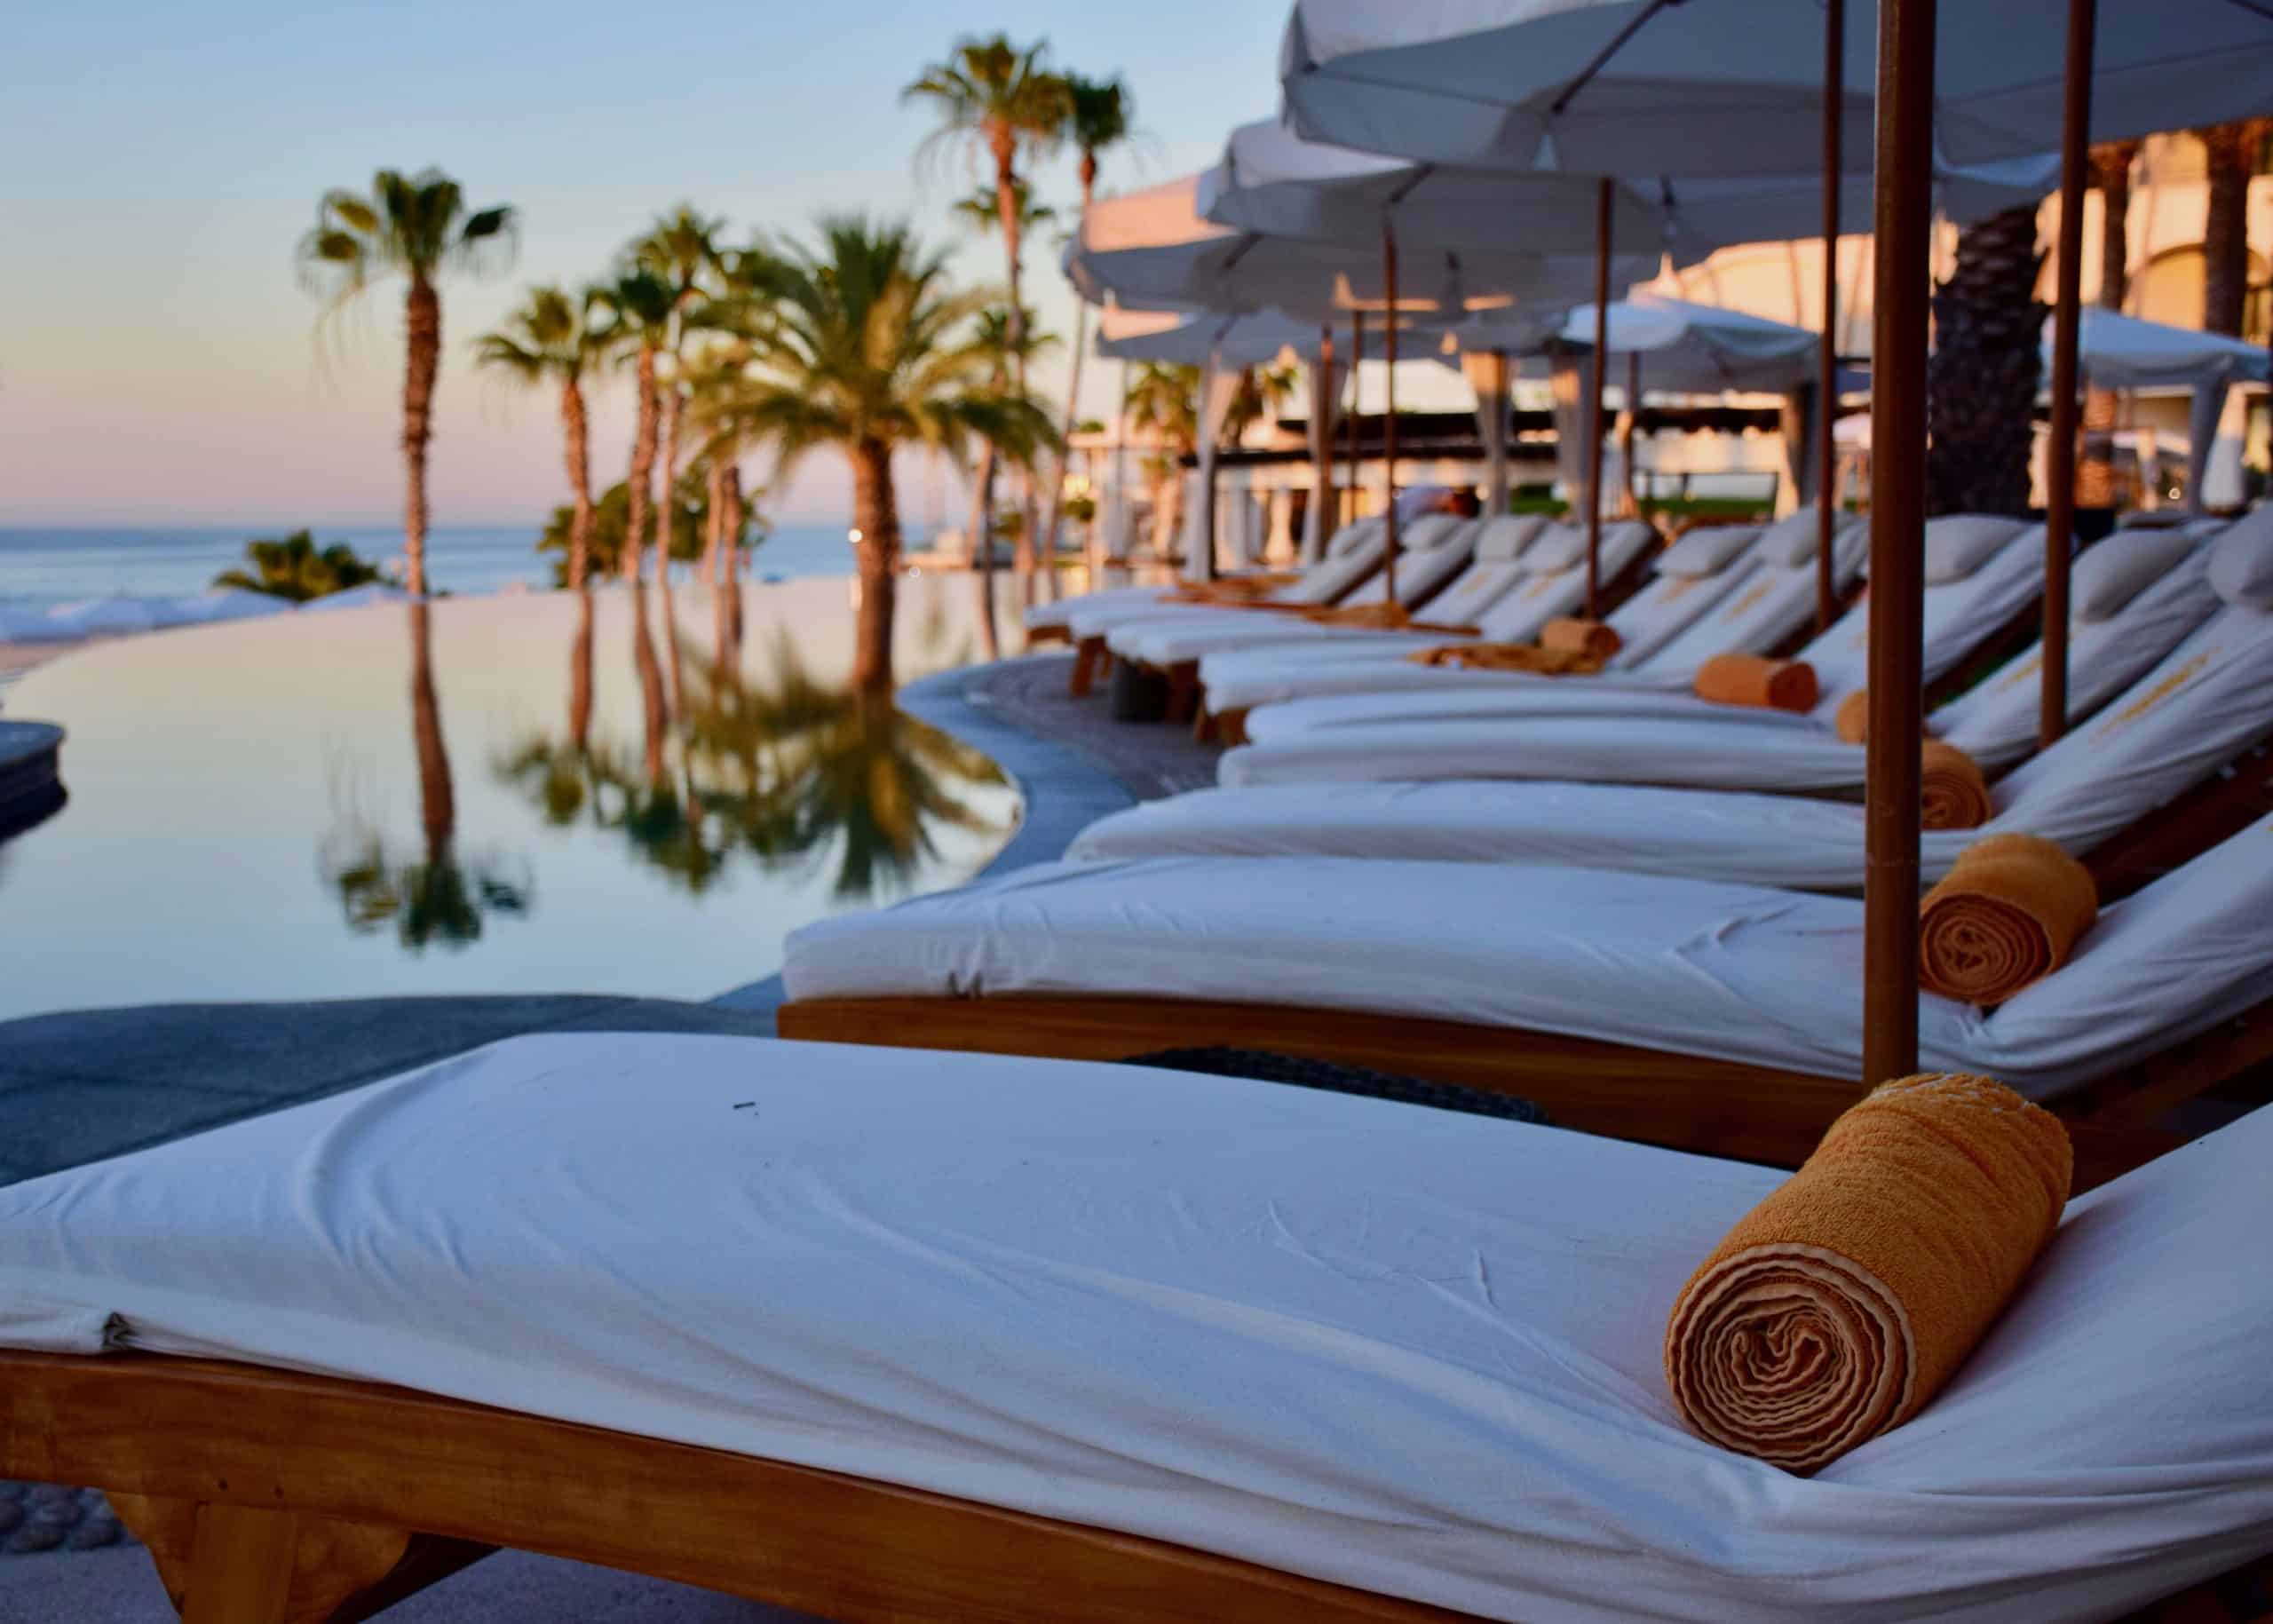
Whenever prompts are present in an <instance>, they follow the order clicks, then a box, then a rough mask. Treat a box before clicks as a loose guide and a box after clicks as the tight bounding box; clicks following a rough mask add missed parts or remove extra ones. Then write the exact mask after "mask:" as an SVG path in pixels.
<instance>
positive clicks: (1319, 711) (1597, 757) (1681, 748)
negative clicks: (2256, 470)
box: [1218, 520, 2043, 788]
mask: <svg viewBox="0 0 2273 1624" xmlns="http://www.w3.org/2000/svg"><path fill="white" fill-rule="evenodd" d="M1992 522H1994V523H1997V524H2000V525H2008V524H2009V521H1992ZM1935 523H1936V525H1942V526H1949V525H1950V524H1951V521H1949V520H1936V521H1935ZM1986 527H1987V526H1986V525H1984V528H1986ZM1999 533H2000V534H2001V535H2003V536H2004V538H2005V539H2003V540H2001V541H1999V542H1996V543H1993V545H1992V547H1990V548H1988V549H1985V550H1984V552H1985V556H1984V555H1975V556H1974V561H1973V563H1972V565H1971V567H1970V568H1968V570H1966V571H1965V573H1963V574H1954V575H1952V576H1948V577H1945V578H1944V579H1943V580H1942V581H1940V582H1933V583H1930V584H1928V587H1927V589H1926V599H1925V618H1924V625H1925V630H1924V672H1925V677H1926V681H1927V684H1928V701H1929V702H1931V701H1932V698H1933V696H1934V695H1936V693H1941V692H1943V691H1944V685H1956V684H1957V683H1958V682H1960V681H1961V680H1962V679H1963V678H1964V677H1967V676H1968V675H1970V674H1971V673H1973V672H1974V671H1975V670H1976V668H1977V666H1978V665H1979V663H1980V662H1981V661H1982V659H1983V658H1984V655H1986V654H1990V653H1992V651H2000V650H2001V651H2009V650H2010V648H2011V647H2012V646H2013V644H2014V639H2015V638H2016V635H2017V634H2021V633H2024V631H2025V628H2026V625H2027V623H2029V622H2030V621H2031V614H2030V611H2031V606H2032V605H2033V604H2034V603H2035V601H2036V598H2037V596H2038V594H2039V592H2040V590H2042V586H2043V560H2042V553H2041V548H2040V543H2041V533H2040V531H2037V530H2026V531H2022V530H2015V529H2010V528H2003V529H2001V530H2000V532H1999ZM1932 540H1933V527H1931V526H1929V527H1928V543H1929V545H1930V544H1931V543H1932ZM1800 657H1801V658H1802V659H1803V660H1805V661H1807V662H1808V663H1809V664H1810V666H1812V667H1813V668H1814V669H1815V671H1816V674H1817V677H1818V681H1819V683H1820V685H1821V693H1822V699H1821V701H1820V702H1819V703H1818V705H1817V707H1816V709H1815V710H1814V711H1813V712H1812V713H1810V714H1809V715H1794V714H1793V713H1790V712H1786V711H1779V710H1768V709H1755V708H1749V707H1744V706H1734V705H1717V704H1713V703H1711V702H1709V701H1705V700H1701V699H1699V698H1697V697H1696V696H1695V695H1694V694H1693V693H1667V692H1664V691H1662V690H1659V689H1652V688H1651V687H1648V686H1646V685H1641V684H1638V683H1633V682H1620V681H1618V680H1616V679H1608V680H1605V679H1604V678H1600V677H1596V678H1586V679H1580V680H1578V681H1572V680H1571V679H1568V678H1538V679H1533V680H1532V681H1528V682H1521V681H1503V682H1501V683H1498V684H1494V685H1476V684H1471V685H1467V686H1464V687H1461V688H1457V689H1445V690H1441V691H1437V690H1432V691H1430V692H1428V693H1379V694H1368V693H1355V694H1343V695H1338V696H1335V697H1332V698H1326V699H1313V700H1297V701H1292V702H1290V703H1287V704H1283V705H1265V706H1263V707H1261V708H1260V709H1255V710H1254V711H1251V712H1249V713H1248V715H1247V717H1246V723H1245V732H1246V733H1247V737H1248V739H1249V740H1250V741H1252V742H1251V743H1250V744H1249V745H1248V746H1247V747H1246V748H1243V749H1235V750H1232V751H1231V752H1230V753H1228V754H1227V755H1226V756H1225V757H1224V759H1223V762H1222V764H1221V766H1220V767H1219V769H1218V772H1219V776H1220V778H1221V780H1222V781H1223V782H1224V784H1226V785H1231V786H1242V785H1253V784H1266V783H1288V782H1308V781H1317V780H1334V779H1403V780H1416V781H1417V780H1423V779H1431V778H1500V777H1515V778H1547V779H1579V780H1597V781H1607V782H1618V783H1675V784H1681V785H1684V786H1690V787H1696V788H1777V787H1779V786H1778V785H1775V784H1773V783H1758V784H1756V783H1755V782H1754V780H1750V779H1747V778H1746V777H1744V776H1742V774H1741V773H1740V772H1739V773H1738V774H1737V775H1736V776H1730V774H1729V773H1728V772H1724V771H1723V770H1721V769H1720V768H1719V767H1718V766H1717V765H1716V764H1718V763H1720V762H1722V761H1723V759H1724V758H1725V757H1726V756H1727V753H1728V752H1730V751H1736V752H1741V751H1742V750H1744V749H1746V741H1747V740H1749V739H1752V738H1754V737H1755V736H1756V734H1757V733H1758V732H1759V731H1761V730H1764V729H1768V728H1782V729H1786V730H1790V731H1793V732H1794V733H1800V734H1813V735H1814V736H1816V737H1818V738H1824V737H1828V736H1830V733H1831V725H1832V720H1833V717H1834V715H1835V714H1836V712H1837V710H1838V709H1839V702H1840V701H1841V699H1843V698H1845V697H1846V695H1847V694H1849V693H1852V692H1853V691H1854V690H1856V689H1857V688H1859V687H1861V686H1863V685H1864V680H1865V676H1866V675H1867V672H1868V669H1869V664H1870V626H1869V616H1868V613H1867V611H1865V610H1864V609H1862V608H1861V607H1860V606H1857V608H1856V609H1853V610H1850V611H1849V613H1848V614H1846V615H1845V616H1843V617H1842V618H1841V620H1840V621H1839V622H1838V623H1837V624H1835V625H1834V626H1833V627H1832V628H1831V630H1829V631H1827V632H1825V633H1824V634H1823V635H1822V636H1820V637H1818V638H1815V639H1814V641H1812V642H1810V644H1809V645H1808V646H1806V647H1805V648H1804V649H1802V651H1801V655H1800ZM1613 722H1615V723H1617V724H1618V725H1616V726H1612V725H1610V724H1612V723H1613ZM1690 757H1695V758H1696V759H1698V760H1699V761H1701V762H1702V763H1703V764H1704V765H1703V767H1702V769H1701V770H1699V771H1697V772H1692V773H1691V774H1690V775H1688V776H1659V775H1657V773H1658V772H1659V764H1660V761H1661V760H1662V763H1663V766H1662V771H1663V772H1666V773H1671V772H1674V770H1675V767H1676V765H1677V764H1678V763H1679V762H1680V761H1682V760H1684V759H1688V758H1690ZM1793 787H1794V788H1807V787H1810V786H1807V785H1795V786H1793Z"/></svg>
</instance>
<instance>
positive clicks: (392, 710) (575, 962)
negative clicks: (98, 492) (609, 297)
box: [0, 578, 1018, 1018]
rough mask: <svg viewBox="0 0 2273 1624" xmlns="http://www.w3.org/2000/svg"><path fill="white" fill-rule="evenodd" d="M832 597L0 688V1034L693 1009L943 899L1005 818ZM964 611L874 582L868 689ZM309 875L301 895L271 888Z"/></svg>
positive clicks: (146, 641)
mask: <svg viewBox="0 0 2273 1624" xmlns="http://www.w3.org/2000/svg"><path fill="white" fill-rule="evenodd" d="M850 592H851V587H850V586H849V584H848V583H847V582H843V581H805V582H788V583H784V584H779V585H773V586H766V587H756V586H753V587H749V588H748V589H746V590H745V591H744V592H742V593H740V594H728V595H726V596H725V597H723V598H720V597H715V596H712V595H710V594H708V593H703V594H702V595H701V596H700V597H696V596H693V595H691V594H690V593H689V592H688V591H687V590H685V589H684V588H682V589H681V590H679V592H678V593H677V602H675V603H674V602H672V601H671V600H670V599H669V597H668V596H667V595H666V594H664V593H662V592H661V591H659V590H656V589H655V588H653V587H652V586H650V587H648V588H646V589H645V590H640V591H637V592H635V591H632V590H628V589H626V588H623V587H614V588H609V589H603V590H600V591H598V592H587V593H582V594H574V593H567V592H559V593H549V594H542V595H535V594H532V595H529V596H527V597H524V598H495V599H483V600H442V601H440V602H437V603H435V604H433V605H432V606H408V605H400V606H397V605H390V606H381V607H377V608H373V609H368V610H356V611H345V612H340V613H335V614H300V615H293V616H285V617H279V618H278V619H276V620H271V621H260V622H250V623H249V624H244V625H239V626H225V627H216V628H201V629H198V630H192V631H184V632H176V633H166V634H162V635H158V636H154V637H147V638H135V639H131V640H129V641H126V642H122V643H118V644H114V645H110V646H104V647H99V648H92V649H88V650H85V651H82V652H80V653H77V654H72V655H70V656H68V657H67V658H65V659H63V660H61V661H57V662H56V663H54V664H52V665H50V666H46V667H43V668H41V669H38V670H36V671H34V672H33V673H31V674H30V675H29V676H28V677H25V678H24V679H23V680H22V681H21V682H20V684H19V685H17V686H16V687H15V689H13V690H12V692H11V693H10V701H11V704H10V709H11V711H12V712H14V713H17V714H22V715H27V716H30V715H37V716H42V717H52V718H53V719H55V720H58V721H60V722H62V723H64V724H65V725H67V727H69V728H70V730H71V742H70V745H69V746H68V747H67V756H66V759H65V764H64V766H65V772H66V774H67V778H68V779H69V780H70V783H71V785H72V790H73V800H72V804H71V806H70V808H69V809H68V810H67V812H65V813H64V814H63V815H61V816H59V817H58V818H55V819H52V820H50V821H49V822H48V823H46V824H45V825H44V826H42V827H40V828H36V829H34V830H32V831H30V832H28V834H26V835H24V836H22V837H20V839H19V840H17V841H14V842H12V843H10V847H9V851H8V857H9V861H8V863H7V864H6V867H5V868H4V870H0V1018H4V1017H6V1016H8V1015H13V1014H22V1013H28V1012H32V1011H36V1010H50V1009H67V1008H75V1007H85V1006H88V1005H91V1004H97V1003H108V1002H141V1001H159V1000H169V999H194V998H215V997H226V998H283V997H344V996H355V995H360V994H380V993H410V992H507V991H536V990H545V991H599V992H622V993H639V994H659V995H665V996H678V997H707V996H712V995H715V994H717V993H719V992H723V991H725V990H726V989H727V988H729V987H732V986H740V985H741V984H743V983H745V982H748V981H754V980H756V979H759V978H762V977H764V976H765V975H767V974H769V973H771V972H772V970H775V969H777V968H779V965H780V943H781V939H782V938H783V937H784V936H786V935H787V933H788V931H790V930H791V929H794V928H795V927H796V925H798V924H801V923H804V922H805V921H807V920H809V919H812V918H817V917H820V916H821V915H826V914H828V913H833V912H838V911H842V910H843V909H846V908H851V907H867V906H874V905H876V904H879V903H882V902H886V901H890V900H893V899H897V898H899V897H902V896H906V895H911V894H915V893H917V892H920V891H927V890H937V889H939V888H941V887H944V886H947V885H953V884H955V883H960V882H961V881H962V880H963V879H966V878H968V877H969V876H970V875H972V874H974V873H976V872H977V870H978V868H979V867H982V866H983V865H984V863H985V861H986V859H987V858H988V857H989V856H991V855H992V854H993V852H994V851H995V850H997V849H999V847H1000V846H1001V844H1002V842H1003V841H1004V840H1005V839H1007V838H1008V836H1010V833H1011V832H1012V830H1013V829H1014V828H1015V827H1016V825H1017V822H1018V796H1017V793H1016V791H1015V789H1014V788H1012V786H1010V783H1009V782H1008V781H1007V780H1005V778H1004V777H1003V775H1002V773H1001V772H999V771H998V770H997V769H996V768H995V767H994V764H993V763H992V762H990V761H988V760H987V759H986V757H984V756H982V755H980V754H978V752H976V751H974V750H971V749H968V748H967V747H965V746H963V745H962V744H961V743H960V742H958V741H955V740H954V739H953V738H952V737H950V736H948V735H946V734H945V733H940V732H939V730H937V729H935V728H932V727H931V726H929V725H925V724H923V723H922V722H920V721H917V720H916V719H915V718H913V717H909V716H907V715H906V714H905V713H904V712H901V711H899V709H896V708H895V707H894V706H893V704H892V703H891V701H890V699H889V697H880V696H874V695H863V694H861V693H859V692H857V691H856V690H855V689H854V688H853V687H852V685H851V683H850V680H849V677H850V670H851V634H852V630H853V621H854V618H855V617H854V615H853V614H851V608H852V605H851V602H850V601H849V594H850ZM974 608H975V606H974V605H973V604H972V603H971V602H970V589H969V586H968V583H967V582H963V581H961V580H932V579H928V578H927V579H922V580H915V581H911V582H907V584H906V586H905V588H904V590H903V597H902V603H901V609H900V617H899V628H898V639H899V650H898V654H897V664H898V666H899V669H900V670H901V671H903V672H905V673H907V674H908V675H909V676H911V677H914V676H918V675H923V674H928V673H929V672H931V671H933V670H938V669H944V668H946V667H948V666H952V665H954V664H957V663H960V662H962V661H963V660H965V659H967V658H969V657H970V654H971V652H972V651H973V649H974V648H975V646H976V643H977V638H976V637H975V636H974V635H973V633H974V625H973V622H974V620H975V615H974V614H973V613H972V611H973V609H974ZM564 663H565V665H566V669H565V670H564V669H563V665H564ZM406 677H407V680H406ZM405 701H408V702H407V703H406V702H405ZM296 854H297V855H296ZM310 854H313V858H314V868H315V872H314V874H313V876H311V877H313V880H314V882H315V883H313V885H311V884H310V883H309V878H307V877H303V878H298V879H297V880H295V879H294V878H293V877H292V872H291V871H293V870H296V869H297V873H298V874H299V875H302V876H307V875H309V870H308V868H307V867H305V865H306V864H307V862H308V860H309V855H310Z"/></svg>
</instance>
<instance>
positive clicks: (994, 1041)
mask: <svg viewBox="0 0 2273 1624" xmlns="http://www.w3.org/2000/svg"><path fill="white" fill-rule="evenodd" d="M780 1033H781V1035H782V1036H783V1037H785V1038H805V1039H811V1040H814V1041H817V1042H836V1043H870V1044H883V1045H886V1046H889V1047H893V1048H906V1049H949V1050H967V1051H976V1052H978V1053H982V1054H1009V1055H1036V1056H1041V1057H1045V1058H1062V1059H1072V1060H1125V1059H1128V1058H1129V1057H1131V1056H1133V1055H1139V1054H1144V1053H1145V1052H1147V1051H1149V1050H1161V1049H1185V1048H1193V1047H1209V1046H1216V1045H1224V1046H1229V1047H1234V1048H1241V1049H1259V1050H1271V1051H1272V1052H1274V1053H1279V1054H1291V1055H1301V1056H1305V1057H1307V1058H1311V1059H1318V1060H1331V1061H1337V1062H1340V1063H1342V1064H1343V1065H1349V1066H1368V1067H1371V1068H1374V1069H1375V1070H1380V1071H1385V1072H1393V1073H1401V1074H1404V1075H1407V1076H1414V1077H1422V1078H1426V1079H1428V1080H1429V1081H1434V1082H1456V1083H1461V1084H1465V1085H1466V1086H1468V1087H1469V1088H1473V1089H1483V1090H1485V1091H1487V1092H1491V1093H1495V1094H1511V1095H1516V1096H1518V1097H1522V1098H1525V1099H1528V1100H1531V1101H1532V1102H1534V1103H1535V1104H1537V1105H1540V1106H1541V1107H1543V1108H1544V1109H1545V1110H1546V1112H1547V1113H1548V1115H1549V1116H1550V1117H1552V1118H1553V1119H1554V1120H1555V1121H1556V1124H1557V1125H1558V1126H1561V1127H1564V1128H1575V1129H1580V1130H1582V1131H1584V1132H1588V1133H1597V1134H1605V1135H1608V1136H1610V1137H1614V1138H1620V1139H1635V1140H1639V1141H1641V1142H1643V1143H1644V1144H1650V1145H1667V1146H1669V1147H1671V1148H1673V1149H1675V1150H1684V1151H1693V1152H1697V1153H1701V1154H1705V1155H1713V1156H1726V1157H1731V1158H1733V1159H1735V1160H1738V1161H1758V1162H1765V1163H1768V1164H1770V1165H1771V1166H1775V1167H1797V1166H1798V1165H1799V1164H1800V1163H1801V1162H1802V1161H1805V1160H1806V1159H1807V1157H1808V1154H1809V1153H1810V1152H1811V1151H1813V1150H1814V1149H1815V1146H1816V1142H1817V1141H1818V1140H1819V1139H1821V1138H1822V1137H1823V1132H1824V1129H1826V1128H1828V1127H1829V1126H1830V1125H1831V1123H1832V1121H1833V1118H1835V1117H1836V1116H1838V1114H1839V1113H1841V1112H1842V1111H1844V1110H1845V1109H1846V1108H1847V1107H1848V1106H1849V1105H1853V1104H1854V1103H1855V1101H1856V1100H1857V1099H1858V1098H1860V1097H1861V1090H1860V1089H1858V1088H1857V1087H1856V1086H1855V1085H1854V1084H1852V1083H1849V1082H1844V1081H1839V1080H1836V1079H1833V1078H1828V1077H1817V1076H1811V1075H1809V1074H1808V1073H1802V1072H1792V1071H1783V1070H1778V1069H1776V1068H1773V1067H1769V1066H1748V1065H1744V1064H1742V1063H1739V1062H1737V1061H1732V1060H1715V1059H1710V1058H1703V1057H1699V1056H1692V1055H1675V1054H1666V1053H1662V1052H1659V1051H1657V1050H1644V1049H1635V1048H1630V1047H1628V1046H1627V1045H1625V1044H1620V1043H1606V1042H1598V1041H1596V1040H1594V1039H1590V1038H1573V1037H1564V1036H1560V1035H1556V1034H1550V1033H1541V1032H1527V1031H1519V1030H1516V1029H1513V1028H1509V1027H1501V1026H1469V1025H1466V1024H1463V1023H1461V1022H1457V1021H1444V1020H1424V1019H1419V1018H1408V1017H1404V1016H1388V1015H1376V1014H1371V1013H1367V1012H1365V1011H1360V1010H1304V1009H1289V1008H1285V1007H1281V1006H1277V1005H1269V1004H1246V1003H1213V1002H1197V1001H1192V1000H1183V999H1138V998H1070V997H1040V996H1025V995H1005V996H1001V997H992V998H979V999H946V998H832V999H815V1000H809V1001H804V1002H792V1003H788V1004H784V1005H783V1006H782V1008H781V1011H780ZM2072 1137H2073V1138H2074V1141H2075V1146H2076V1178H2077V1188H2078V1189H2079V1191H2081V1190H2086V1189H2089V1188H2091V1187H2092V1186H2093V1185H2095V1184H2103V1183H2105V1182H2106V1181H2107V1180H2108V1179H2110V1178H2112V1177H2115V1176H2118V1175H2119V1174H2122V1173H2125V1172H2127V1171H2129V1170H2130V1169H2131V1168H2134V1167H2136V1166H2138V1165H2140V1164H2141V1163H2142V1162H2144V1161H2151V1160H2152V1159H2153V1158H2154V1157H2155V1156H2157V1155H2159V1154H2161V1153H2163V1152H2164V1151H2165V1150H2167V1149H2169V1148H2170V1147H2171V1146H2172V1145H2175V1144H2176V1143H2177V1142H2178V1141H2177V1140H2176V1139H2175V1138H2174V1137H2169V1136H2166V1135H2161V1134H2157V1133H2154V1132H2152V1131H2150V1130H2147V1129H2143V1128H2141V1127H2139V1126H2137V1125H2136V1124H2134V1123H2133V1122H2131V1121H2127V1120H2125V1121H2116V1122H2113V1123H2111V1124H2110V1125H2108V1126H2104V1127H2102V1126H2097V1125H2092V1124H2082V1123H2079V1124H2078V1125H2077V1126H2076V1128H2075V1129H2074V1131H2073V1134H2072Z"/></svg>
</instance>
